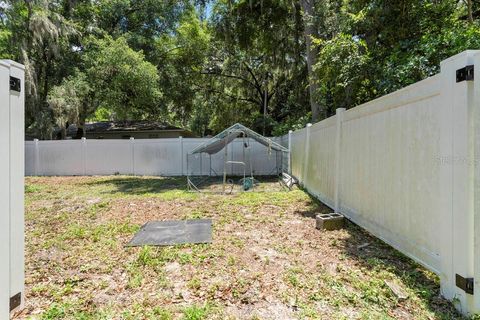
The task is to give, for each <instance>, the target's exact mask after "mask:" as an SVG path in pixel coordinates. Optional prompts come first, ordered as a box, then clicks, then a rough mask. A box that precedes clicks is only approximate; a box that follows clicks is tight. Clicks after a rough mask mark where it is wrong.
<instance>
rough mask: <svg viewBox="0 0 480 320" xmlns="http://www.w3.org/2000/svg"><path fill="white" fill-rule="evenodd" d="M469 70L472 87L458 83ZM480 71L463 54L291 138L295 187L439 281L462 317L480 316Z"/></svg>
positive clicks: (472, 57)
mask: <svg viewBox="0 0 480 320" xmlns="http://www.w3.org/2000/svg"><path fill="white" fill-rule="evenodd" d="M466 66H474V79H475V80H472V79H468V78H469V76H470V73H469V74H468V76H467V80H464V81H462V79H461V72H462V71H465V69H463V68H465V67H466ZM467 68H468V69H470V67H467ZM457 70H459V71H457ZM479 72H480V51H466V52H463V53H461V54H459V55H456V56H454V57H451V58H449V59H447V60H445V61H443V62H442V63H441V72H440V73H439V74H437V75H435V76H433V77H431V78H428V79H426V80H423V81H420V82H418V83H416V84H413V85H411V86H408V87H406V88H404V89H402V90H399V91H397V92H394V93H392V94H389V95H386V96H383V97H381V98H379V99H376V100H374V101H371V102H368V103H366V104H363V105H360V106H358V107H355V108H353V109H350V110H347V111H345V109H338V110H337V113H336V115H335V116H333V117H331V118H328V119H325V120H323V121H321V122H319V123H316V124H314V125H308V126H307V127H306V128H304V129H301V130H298V131H295V132H293V133H290V134H289V136H290V137H291V148H292V150H291V155H292V174H293V175H294V176H295V177H297V178H298V179H299V180H300V182H301V184H302V185H303V186H304V187H305V188H306V189H307V190H308V191H309V192H310V193H311V194H313V195H315V196H316V197H317V198H319V199H320V200H321V201H323V202H324V203H326V204H327V205H329V206H330V207H332V208H334V209H335V210H336V211H337V212H340V213H343V214H344V215H346V216H347V217H348V218H350V219H351V220H353V221H354V222H355V223H357V224H359V225H361V226H362V227H364V228H365V229H367V230H369V231H370V232H372V233H373V234H374V235H376V236H377V237H379V238H381V239H383V240H384V241H385V242H387V243H389V244H391V245H392V246H393V247H395V248H397V249H398V250H400V251H401V252H403V253H404V254H406V255H408V256H410V257H411V258H413V259H415V260H416V261H418V262H419V263H421V264H423V265H424V266H426V267H427V268H429V269H430V270H432V271H434V272H436V273H437V274H438V275H439V276H440V280H441V291H442V294H443V295H444V296H445V297H446V298H448V299H451V300H453V301H454V302H455V303H456V305H457V307H458V308H459V309H460V310H461V311H462V312H463V313H473V312H479V311H480V282H479V280H480V165H479V163H478V162H479V161H480V73H479ZM457 75H458V76H460V79H458V81H457ZM462 279H467V280H465V281H463V280H462ZM469 279H472V281H473V294H471V290H470V289H472V287H471V285H468V288H465V282H467V283H468V282H469V281H470V280H469ZM462 287H463V289H462ZM466 291H468V292H470V293H467V292H466Z"/></svg>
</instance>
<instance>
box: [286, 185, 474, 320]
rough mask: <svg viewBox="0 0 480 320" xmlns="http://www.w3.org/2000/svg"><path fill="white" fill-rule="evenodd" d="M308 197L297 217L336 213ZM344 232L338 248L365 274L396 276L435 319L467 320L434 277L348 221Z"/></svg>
mask: <svg viewBox="0 0 480 320" xmlns="http://www.w3.org/2000/svg"><path fill="white" fill-rule="evenodd" d="M303 191H305V190H303ZM305 192H306V191H305ZM307 194H308V193H307ZM308 195H309V200H308V202H307V206H305V208H303V209H301V210H297V211H295V214H298V215H301V216H302V217H308V218H315V216H316V214H318V213H329V212H333V209H331V208H329V207H328V206H326V205H325V204H323V203H322V202H321V201H319V200H317V198H315V197H314V196H311V195H310V194H308ZM345 231H346V232H347V233H348V236H347V237H346V238H343V239H341V240H340V239H337V240H336V244H335V246H336V247H339V248H340V249H341V251H342V252H343V253H344V254H345V255H346V256H348V257H349V258H350V259H353V260H355V261H356V262H357V263H358V264H359V265H360V266H361V267H363V268H365V270H369V272H372V273H374V274H375V273H380V272H382V271H388V272H390V273H392V274H394V275H395V276H396V277H397V278H398V279H400V281H401V283H402V285H403V286H404V287H406V288H408V289H409V291H410V292H413V294H414V295H415V296H417V297H418V298H419V299H420V300H421V301H422V302H423V304H424V305H425V306H426V307H427V308H428V310H429V311H431V312H432V313H433V314H434V315H435V319H467V318H465V317H463V316H462V315H460V314H459V313H458V312H457V311H456V309H455V307H454V306H453V303H452V302H450V301H448V300H446V299H444V298H442V297H441V296H440V283H439V280H438V278H437V276H435V275H434V274H433V273H431V272H429V271H428V270H426V269H425V268H424V267H423V266H421V265H419V264H418V263H417V262H415V261H413V260H412V259H410V258H409V257H407V256H405V255H404V254H402V253H401V252H399V251H397V250H396V249H394V248H393V247H391V246H390V245H388V244H387V243H385V242H383V241H382V240H380V239H378V238H376V237H374V236H373V235H371V234H370V233H368V231H366V230H364V229H362V228H361V227H360V226H358V225H356V224H355V223H353V222H351V221H350V220H348V219H347V220H346V223H345ZM327 232H328V231H327ZM385 280H386V279H385ZM384 285H385V286H387V285H386V284H384ZM408 299H409V298H408ZM405 303H408V300H407V301H405ZM397 308H400V309H401V308H402V302H400V301H399V303H398V305H397ZM406 308H408V307H406Z"/></svg>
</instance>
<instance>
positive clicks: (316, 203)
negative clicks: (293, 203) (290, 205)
mask: <svg viewBox="0 0 480 320" xmlns="http://www.w3.org/2000/svg"><path fill="white" fill-rule="evenodd" d="M298 188H299V189H300V190H302V191H303V192H305V194H307V195H308V197H309V199H308V202H307V203H306V206H305V207H304V208H302V209H297V210H296V211H295V212H294V214H298V215H300V216H302V217H305V218H312V219H315V217H316V215H317V214H320V213H331V212H333V211H334V210H333V209H331V208H330V207H328V206H327V205H325V204H324V203H323V202H321V201H320V200H318V199H317V198H315V197H314V196H312V195H310V194H309V193H308V192H307V191H306V190H305V189H303V188H301V187H298Z"/></svg>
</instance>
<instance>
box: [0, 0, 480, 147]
mask: <svg viewBox="0 0 480 320" xmlns="http://www.w3.org/2000/svg"><path fill="white" fill-rule="evenodd" d="M472 4H473V6H472V10H471V12H470V11H469V10H468V6H467V1H452V0H437V1H419V0H404V1H387V2H385V1H379V0H344V1H334V0H310V1H303V0H295V1H286V0H262V1H251V0H238V1H225V0H180V1H173V0H167V1H156V0H99V1H94V2H92V1H64V0H54V1H45V0H32V1H12V0H7V1H4V3H3V4H2V5H1V7H0V57H1V58H8V59H14V60H17V61H19V62H21V63H23V64H25V66H26V81H25V85H26V87H25V88H26V90H25V91H26V127H27V131H28V133H29V134H31V135H33V136H35V137H38V138H46V139H48V138H51V137H52V133H53V131H54V129H55V128H61V129H63V128H65V126H66V124H67V123H69V124H70V123H76V124H77V125H80V126H81V125H82V124H83V123H84V122H85V121H87V120H110V119H112V120H123V119H155V120H161V121H165V122H170V123H172V124H176V125H181V126H185V127H189V128H190V129H191V130H193V131H194V132H195V133H197V134H199V135H207V134H214V133H216V132H218V131H221V130H223V129H224V128H225V127H226V126H229V125H231V124H233V123H235V122H242V123H244V124H246V125H248V126H250V127H253V128H254V129H255V130H257V131H258V132H263V131H264V130H265V133H266V134H284V133H286V132H288V130H289V129H292V128H297V127H303V126H304V125H305V123H307V122H311V117H312V115H314V116H316V115H317V113H318V114H320V115H321V116H323V117H326V116H329V115H331V114H333V113H334V110H335V109H336V108H339V107H345V108H351V107H354V106H356V105H358V104H360V103H363V102H366V101H368V100H371V99H373V98H376V97H379V96H381V95H384V94H386V93H389V92H392V91H394V90H397V89H399V88H402V87H404V86H406V85H408V84H411V83H414V82H416V81H419V80H421V79H423V78H425V77H428V76H431V75H433V74H435V73H437V72H438V70H439V63H440V61H442V60H443V59H445V58H447V57H449V56H451V55H454V54H456V53H459V52H461V51H463V50H466V49H479V48H480V31H479V30H480V23H479V21H478V16H479V12H480V2H478V1H473V2H472ZM470 13H471V18H470ZM312 39H313V42H314V46H313V48H311V50H310V51H307V42H309V41H310V40H312ZM307 40H308V41H307ZM312 52H313V54H309V53H312ZM312 58H313V61H311V60H312ZM307 61H309V62H308V66H307ZM308 67H312V68H308ZM309 70H310V71H309ZM312 70H313V71H312ZM310 89H311V90H312V100H311V99H310V96H309V95H310V92H309V90H310ZM313 104H316V105H318V106H319V107H320V108H321V110H319V111H320V112H317V111H318V110H317V109H315V113H314V112H312V110H313V109H314V108H313ZM265 108H266V114H265V115H264V109H265ZM312 108H313V109H312ZM63 133H64V132H63Z"/></svg>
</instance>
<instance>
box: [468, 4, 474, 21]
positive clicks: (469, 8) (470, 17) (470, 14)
mask: <svg viewBox="0 0 480 320" xmlns="http://www.w3.org/2000/svg"><path fill="white" fill-rule="evenodd" d="M472 6H473V4H472V0H467V7H468V22H470V23H473V9H472Z"/></svg>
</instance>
